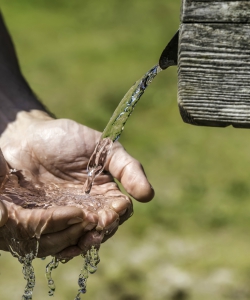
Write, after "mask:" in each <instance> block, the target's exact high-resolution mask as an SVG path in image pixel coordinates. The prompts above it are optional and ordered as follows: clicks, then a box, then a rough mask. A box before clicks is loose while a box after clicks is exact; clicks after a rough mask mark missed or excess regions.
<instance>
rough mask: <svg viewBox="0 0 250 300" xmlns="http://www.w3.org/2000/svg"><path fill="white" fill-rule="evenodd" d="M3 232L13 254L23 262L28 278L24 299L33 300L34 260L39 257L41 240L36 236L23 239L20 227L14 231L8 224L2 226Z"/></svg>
mask: <svg viewBox="0 0 250 300" xmlns="http://www.w3.org/2000/svg"><path fill="white" fill-rule="evenodd" d="M2 234H3V237H4V239H5V240H6V241H7V244H8V246H9V250H10V252H11V254H12V255H13V256H14V257H16V258H17V259H18V261H19V262H20V263H21V264H22V273H23V276H24V279H25V280H26V286H25V288H24V292H23V296H22V300H32V293H33V290H34V287H35V283H36V278H35V272H34V268H33V265H32V261H33V260H34V259H35V258H36V257H37V253H38V248H39V240H38V239H37V238H36V237H34V238H32V239H22V238H20V236H21V234H20V232H18V229H16V230H15V232H13V230H10V229H9V228H8V226H7V225H5V226H4V227H3V228H2Z"/></svg>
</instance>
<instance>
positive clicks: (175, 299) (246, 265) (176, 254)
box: [0, 0, 250, 300]
mask: <svg viewBox="0 0 250 300" xmlns="http://www.w3.org/2000/svg"><path fill="white" fill-rule="evenodd" d="M1 8H2V12H3V14H4V16H5V19H6V22H7V24H8V27H9V29H10V31H11V33H12V36H13V39H14V41H15V44H16V48H17V52H18V54H19V57H20V61H21V66H22V70H23V72H24V74H25V76H26V78H27V79H28V81H29V82H30V85H31V86H32V88H33V89H34V91H35V92H36V93H37V95H38V96H39V97H40V99H42V101H43V102H44V103H45V104H46V105H47V107H48V108H49V109H50V110H51V111H52V112H54V113H55V114H56V116H57V117H62V118H71V119H74V120H76V121H78V122H80V123H82V124H85V125H87V126H90V127H93V128H95V129H98V130H100V131H102V130H103V129H104V127H105V125H106V123H107V122H108V120H109V118H110V116H111V114H112V112H113V111H114V109H115V107H116V106H117V104H118V103H119V101H120V99H121V98H122V96H123V95H124V94H125V92H126V91H127V90H128V88H130V86H131V85H132V84H133V83H134V82H135V81H136V80H137V79H139V78H140V77H141V76H142V75H143V74H144V73H145V72H146V71H147V70H148V69H149V68H150V67H152V66H153V65H154V64H155V63H156V62H157V61H158V59H159V56H160V54H161V52H162V50H163V49H164V47H165V46H166V44H167V42H168V41H169V40H170V38H171V37H172V36H173V34H174V33H175V32H176V30H177V29H178V26H179V11H180V1H177V0H154V1H152V0H136V1H132V0H126V1H118V0H103V1H98V2H97V1H93V0H85V1H76V0H70V1H67V0H53V1H51V0H37V1H30V0H22V1H20V0H11V1H9V0H2V1H1ZM176 95H177V75H176V68H175V67H171V68H170V69H168V70H167V71H164V72H162V73H160V74H159V75H158V77H157V78H156V79H155V81H154V82H153V84H152V85H151V86H150V88H149V89H148V90H147V92H146V94H145V95H144V96H143V98H142V99H141V102H140V103H139V104H138V106H137V107H136V109H135V111H134V113H133V115H132V117H131V118H130V120H129V121H128V123H127V125H126V128H125V131H124V132H123V135H122V137H121V139H120V142H121V143H122V144H123V145H124V147H125V148H126V149H127V151H128V152H129V153H130V154H131V155H133V156H134V157H136V158H137V159H138V160H140V162H141V163H142V164H143V166H144V168H145V171H146V173H147V175H148V178H149V180H150V182H151V183H152V185H153V186H154V188H155V191H156V196H155V199H154V200H153V201H152V202H151V203H149V204H138V203H136V202H134V207H135V213H134V216H133V217H132V218H131V219H130V220H129V221H128V222H126V223H125V224H124V225H123V226H121V228H120V229H119V231H118V233H117V234H116V235H115V236H114V237H113V238H112V239H111V240H109V241H108V242H107V243H106V244H104V245H103V246H102V248H101V251H100V255H101V263H100V265H99V269H98V272H97V273H96V274H95V275H93V276H91V277H90V279H89V282H88V292H87V294H86V295H85V296H84V297H83V299H86V300H87V299H94V300H99V299H102V300H106V299H107V300H116V299H119V300H142V299H143V300H152V299H155V300H162V299H167V300H168V299H169V300H187V299H193V300H198V299H199V300H200V299H203V300H210V299H214V300H221V299H237V300H241V299H242V300H243V299H250V255H249V252H250V237H249V229H250V218H249V216H250V199H249V198H250V183H249V182H250V172H249V169H250V154H249V148H250V141H249V135H250V131H248V130H241V129H233V128H225V129H219V128H205V127H194V126H191V125H187V124H184V123H183V122H182V120H181V117H180V116H179V112H178V108H177V99H176V98H177V96H176ZM48 261H49V259H47V260H46V262H48ZM81 263H82V261H81V258H76V259H74V260H73V261H71V262H69V263H68V264H67V265H62V266H61V267H60V268H59V269H58V270H56V271H55V273H54V278H55V280H56V283H57V291H56V294H55V297H54V299H60V300H64V299H65V300H66V299H74V296H75V294H76V291H77V278H78V274H79V271H80V268H81ZM45 264H46V263H45V262H42V261H41V260H36V261H35V263H34V265H35V269H36V274H37V285H36V288H35V292H34V299H37V300H40V299H47V298H48V296H47V288H46V282H45V279H44V271H43V270H44V268H45ZM0 266H1V268H0V270H1V274H0V299H1V300H9V299H20V295H21V293H22V291H23V287H24V284H25V282H24V280H23V279H22V274H21V265H20V264H19V263H18V262H17V261H16V260H15V259H14V258H12V257H11V256H10V255H9V254H5V253H3V254H2V258H0Z"/></svg>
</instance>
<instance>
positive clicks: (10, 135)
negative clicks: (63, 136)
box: [0, 109, 53, 148]
mask: <svg viewBox="0 0 250 300" xmlns="http://www.w3.org/2000/svg"><path fill="white" fill-rule="evenodd" d="M50 120H53V118H52V117H51V115H50V114H49V113H47V112H45V111H43V110H38V109H33V110H31V111H19V112H18V113H17V115H16V118H15V120H14V121H12V122H7V124H6V126H5V128H4V130H3V131H2V133H1V136H0V147H1V148H4V147H5V146H6V144H9V143H11V141H13V140H19V139H20V138H21V139H22V138H23V137H24V136H25V135H26V134H27V132H28V129H29V127H30V126H33V125H34V124H36V123H38V122H43V121H50Z"/></svg>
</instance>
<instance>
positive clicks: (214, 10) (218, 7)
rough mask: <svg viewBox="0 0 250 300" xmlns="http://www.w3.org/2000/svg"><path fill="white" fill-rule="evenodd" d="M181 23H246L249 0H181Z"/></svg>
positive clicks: (248, 18) (249, 16)
mask: <svg viewBox="0 0 250 300" xmlns="http://www.w3.org/2000/svg"><path fill="white" fill-rule="evenodd" d="M181 21H182V22H183V23H232V22H233V23H247V22H250V1H249V0H242V1H228V0H227V1H225V0H216V1H215V0H183V4H182V13H181Z"/></svg>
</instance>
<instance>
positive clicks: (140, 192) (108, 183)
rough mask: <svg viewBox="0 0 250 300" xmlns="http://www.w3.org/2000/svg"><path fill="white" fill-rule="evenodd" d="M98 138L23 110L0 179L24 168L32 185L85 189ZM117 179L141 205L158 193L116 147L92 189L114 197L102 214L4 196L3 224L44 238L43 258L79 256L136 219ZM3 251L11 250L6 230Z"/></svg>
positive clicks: (5, 140)
mask: <svg viewBox="0 0 250 300" xmlns="http://www.w3.org/2000/svg"><path fill="white" fill-rule="evenodd" d="M99 137H100V133H99V132H97V131H95V130H93V129H90V128H88V127H86V126H83V125H80V124H78V123H76V122H74V121H71V120H67V119H59V120H55V119H53V118H51V117H50V116H49V115H48V114H46V113H45V112H42V111H39V110H34V111H32V112H29V113H28V112H20V113H19V114H18V115H17V119H16V121H14V122H12V123H10V125H9V126H8V127H7V128H6V130H5V131H4V133H3V134H2V136H1V138H0V147H1V149H2V152H3V155H4V158H5V159H4V158H3V157H1V160H0V170H1V171H0V179H1V180H2V182H3V180H4V179H5V176H6V175H7V174H8V173H9V170H8V168H15V169H17V170H20V173H21V175H22V176H21V178H24V179H25V181H30V182H32V184H33V185H35V184H37V185H41V184H52V183H53V184H56V185H59V186H60V188H61V189H64V188H65V189H67V188H68V187H71V188H72V187H76V188H79V187H82V185H83V184H84V182H85V181H86V178H87V173H86V167H87V163H88V160H89V157H90V156H91V154H92V152H93V150H94V147H95V145H96V142H97V141H98V139H99ZM5 160H6V162H7V165H8V166H7V167H6V162H5ZM114 178H116V179H117V180H118V181H120V182H121V183H122V185H123V186H124V188H125V190H126V191H127V192H128V194H130V195H131V196H132V197H134V198H135V199H137V200H138V201H140V202H147V201H149V200H151V199H152V197H153V195H154V191H153V189H152V187H151V185H150V184H149V182H148V180H147V178H146V176H145V173H144V171H143V168H142V166H141V165H140V163H139V162H138V161H137V160H135V159H134V158H132V157H131V156H130V155H129V154H128V153H127V152H126V151H125V150H124V148H123V147H122V146H121V145H120V144H119V143H115V144H114V146H113V149H112V152H111V153H110V155H109V157H108V161H107V165H106V167H105V172H104V173H103V174H101V175H100V176H99V177H97V179H96V181H95V183H94V185H93V188H92V191H91V195H92V196H94V195H103V198H105V199H109V200H108V206H106V207H105V208H104V209H100V210H99V211H98V212H93V211H91V210H89V209H87V208H86V207H85V208H79V207H72V206H70V207H69V206H68V207H66V206H55V207H51V208H48V209H40V208H39V209H38V208H33V209H24V208H22V207H21V206H19V205H17V204H15V203H14V202H15V201H13V199H11V198H10V197H8V198H6V197H5V196H4V195H2V202H1V205H0V211H1V214H0V215H1V221H0V225H3V224H4V223H5V222H6V221H7V226H8V227H13V228H17V227H18V228H22V233H23V234H24V235H25V236H26V238H28V237H29V238H31V237H34V236H40V246H39V253H38V256H39V257H43V256H47V255H56V256H58V257H60V258H71V257H73V256H76V255H79V254H80V253H82V252H85V251H86V250H88V249H89V247H90V246H91V244H96V245H99V244H100V242H101V241H105V240H107V239H108V238H109V237H110V236H112V235H113V234H114V233H115V231H116V230H117V228H118V226H119V224H121V223H122V222H124V221H125V220H127V219H128V218H129V217H130V216H131V213H132V202H131V200H130V199H129V197H127V196H125V195H123V194H122V193H121V192H120V190H119V188H118V186H117V184H116V183H115V182H114ZM16 184H17V185H18V184H21V185H22V180H20V178H19V180H17V181H16ZM65 201H66V202H67V200H65ZM66 202H65V205H67V203H66ZM7 215H8V218H7ZM7 219H8V220H7ZM0 249H3V250H8V247H7V245H6V241H5V240H4V238H3V236H2V235H1V230H0Z"/></svg>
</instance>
